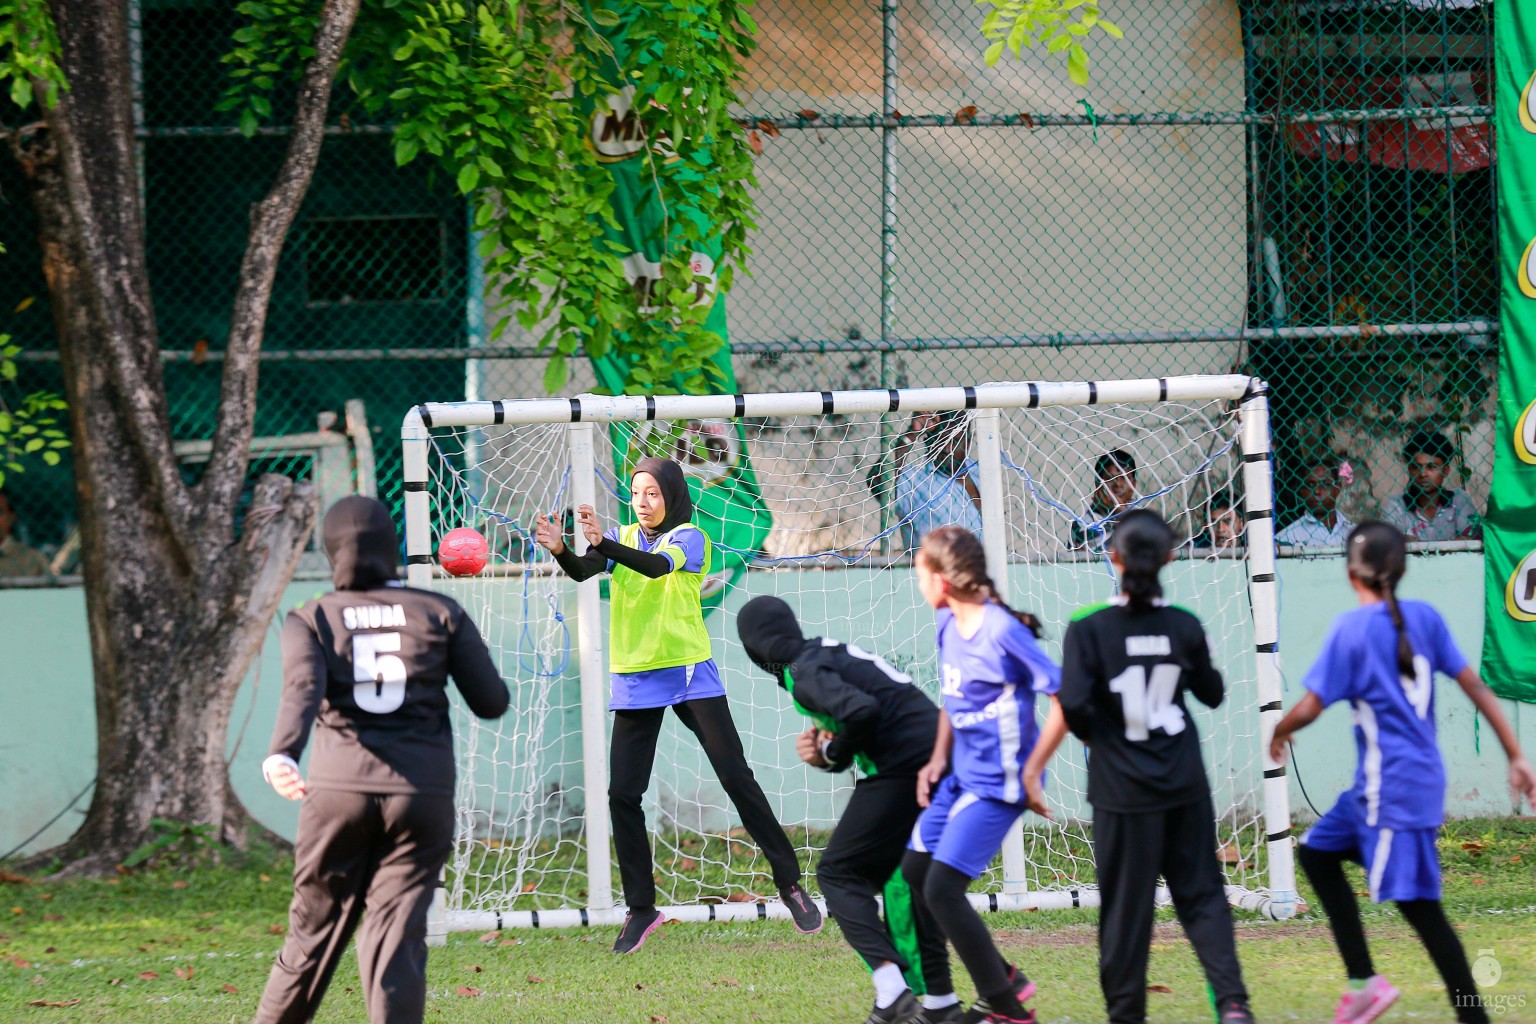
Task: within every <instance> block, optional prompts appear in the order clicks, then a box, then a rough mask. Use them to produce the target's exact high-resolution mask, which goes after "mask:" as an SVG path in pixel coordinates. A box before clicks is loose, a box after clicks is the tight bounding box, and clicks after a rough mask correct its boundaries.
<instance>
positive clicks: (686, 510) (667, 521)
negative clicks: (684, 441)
mask: <svg viewBox="0 0 1536 1024" xmlns="http://www.w3.org/2000/svg"><path fill="white" fill-rule="evenodd" d="M641 473H648V474H650V476H651V478H652V479H653V480H655V481H656V486H658V487H660V488H661V500H662V501H663V502H665V503H666V506H667V511H666V515H664V516H663V517H662V520H661V525H660V526H659V527H657V528H656V529H654V530H647V529H646V528H645V524H644V523H641V524H640V532H641V533H643V534H645V539H646V540H647V541H650V542H652V543H655V541H656V538H657V537H660V536H661V535H662V534H664V533H666V532H667V531H668V530H671V529H673V528H674V527H678V526H681V525H682V524H683V523H686V522H689V521H690V520H692V519H693V495H691V494H689V493H688V479H687V477H685V476H683V467H682V466H679V465H678V464H677V463H675V462H673V461H672V460H671V459H658V458H654V457H651V458H644V459H641V460H640V461H639V462H638V463H636V464H635V470H634V472H633V473H630V474H629V486H630V493H634V486H635V477H636V476H637V475H639V474H641Z"/></svg>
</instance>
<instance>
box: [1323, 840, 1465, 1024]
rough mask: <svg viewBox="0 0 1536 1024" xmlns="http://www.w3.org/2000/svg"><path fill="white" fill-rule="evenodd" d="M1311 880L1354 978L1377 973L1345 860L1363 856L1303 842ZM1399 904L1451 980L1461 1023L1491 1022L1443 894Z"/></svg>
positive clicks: (1444, 977)
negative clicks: (1443, 900) (1448, 917)
mask: <svg viewBox="0 0 1536 1024" xmlns="http://www.w3.org/2000/svg"><path fill="white" fill-rule="evenodd" d="M1296 859H1297V860H1298V861H1300V862H1301V869H1302V871H1304V872H1306V875H1307V880H1308V881H1310V882H1311V883H1312V888H1313V889H1315V890H1317V898H1318V899H1319V900H1320V901H1321V902H1322V904H1323V910H1324V912H1326V913H1327V915H1328V924H1329V926H1330V927H1331V928H1332V929H1333V941H1334V942H1335V943H1336V944H1337V945H1338V947H1339V955H1340V956H1342V957H1343V958H1344V969H1345V970H1346V971H1347V972H1348V973H1349V976H1350V978H1352V979H1354V980H1360V979H1362V978H1369V977H1370V976H1371V975H1373V974H1375V973H1376V968H1375V966H1374V965H1373V964H1372V963H1371V951H1370V947H1368V946H1367V945H1366V942H1365V927H1364V925H1363V924H1362V923H1361V921H1360V907H1359V905H1358V904H1357V903H1356V902H1355V891H1354V889H1353V888H1352V887H1351V886H1350V884H1349V879H1347V878H1345V877H1344V862H1345V861H1346V860H1353V861H1357V862H1358V861H1359V859H1360V858H1359V857H1357V856H1354V855H1352V854H1348V853H1334V852H1332V851H1329V850H1315V849H1313V848H1312V847H1310V846H1306V845H1302V846H1300V847H1299V848H1298V849H1297V851H1296ZM1397 908H1398V909H1399V910H1400V911H1402V913H1403V917H1404V919H1406V920H1407V922H1408V923H1409V924H1410V925H1412V926H1413V930H1414V931H1416V932H1418V933H1419V941H1420V942H1422V943H1424V948H1425V949H1427V950H1428V951H1429V957H1430V959H1431V960H1433V961H1434V962H1435V969H1436V970H1438V971H1439V972H1440V978H1441V980H1443V981H1444V982H1445V990H1446V994H1447V995H1448V996H1449V997H1450V1000H1451V1007H1452V1008H1453V1009H1454V1010H1455V1011H1456V1020H1457V1021H1458V1022H1460V1024H1488V1011H1487V1010H1486V1009H1485V1008H1484V1007H1483V1001H1482V998H1481V997H1480V996H1479V995H1478V992H1477V983H1476V982H1474V981H1473V980H1472V968H1471V967H1470V966H1468V964H1467V954H1466V951H1465V950H1464V949H1462V948H1461V939H1459V938H1457V936H1456V929H1455V928H1453V927H1451V922H1450V921H1448V920H1446V917H1445V909H1444V908H1443V907H1442V906H1441V905H1440V901H1439V900H1401V901H1399V902H1398V904H1397Z"/></svg>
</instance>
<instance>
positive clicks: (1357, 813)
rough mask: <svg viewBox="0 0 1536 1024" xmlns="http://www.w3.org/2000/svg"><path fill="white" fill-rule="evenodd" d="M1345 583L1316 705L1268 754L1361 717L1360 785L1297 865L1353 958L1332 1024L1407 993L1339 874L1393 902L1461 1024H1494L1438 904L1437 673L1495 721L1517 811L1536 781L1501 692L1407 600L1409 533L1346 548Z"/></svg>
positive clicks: (1357, 1018) (1379, 529)
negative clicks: (1402, 583) (1380, 956)
mask: <svg viewBox="0 0 1536 1024" xmlns="http://www.w3.org/2000/svg"><path fill="white" fill-rule="evenodd" d="M1347 551H1348V556H1349V561H1348V571H1349V583H1350V586H1352V587H1353V588H1354V590H1355V593H1356V594H1357V595H1358V596H1359V598H1360V607H1359V608H1356V609H1354V610H1352V611H1348V612H1345V613H1344V614H1342V615H1340V616H1339V617H1338V618H1337V619H1336V620H1334V624H1333V630H1332V632H1330V633H1329V634H1328V639H1327V640H1325V641H1324V643H1323V650H1322V653H1320V654H1319V655H1318V658H1317V662H1316V664H1314V665H1313V666H1312V669H1311V671H1309V672H1308V673H1307V676H1306V678H1305V679H1304V680H1302V685H1303V686H1305V687H1306V689H1307V693H1306V696H1304V697H1302V698H1301V700H1300V701H1298V702H1297V703H1296V706H1295V707H1293V708H1291V710H1290V712H1289V713H1288V714H1287V715H1286V716H1285V718H1283V719H1282V720H1281V722H1280V724H1279V725H1278V726H1276V727H1275V734H1274V737H1273V739H1272V740H1271V741H1270V748H1269V753H1270V756H1271V757H1272V758H1274V760H1275V761H1277V762H1283V761H1284V760H1285V755H1286V743H1287V742H1288V741H1289V740H1290V739H1291V736H1292V734H1294V733H1295V732H1296V731H1297V730H1298V729H1301V728H1303V727H1305V726H1307V725H1309V724H1310V723H1311V722H1313V721H1314V720H1316V718H1317V717H1318V715H1320V714H1322V712H1323V709H1324V708H1326V707H1327V706H1328V705H1329V704H1333V703H1335V702H1336V701H1341V700H1347V701H1349V702H1350V704H1351V706H1352V707H1353V709H1354V716H1355V746H1356V749H1357V750H1358V752H1359V757H1360V763H1359V767H1358V768H1357V769H1356V771H1355V784H1354V786H1353V787H1351V788H1350V790H1349V791H1348V792H1346V793H1345V794H1344V795H1343V796H1341V797H1339V800H1338V803H1336V804H1334V806H1333V809H1332V810H1330V811H1329V812H1328V813H1327V814H1324V815H1323V816H1322V817H1321V818H1319V819H1318V821H1317V824H1315V825H1313V826H1312V828H1311V829H1310V830H1309V831H1308V832H1307V834H1306V835H1305V836H1303V837H1302V839H1301V846H1300V848H1299V850H1298V854H1297V857H1298V859H1299V860H1300V862H1301V867H1302V870H1303V871H1305V872H1306V874H1307V878H1308V879H1309V880H1310V881H1311V882H1312V887H1313V888H1314V889H1316V890H1317V896H1318V899H1319V900H1321V901H1322V904H1323V909H1324V910H1325V911H1326V912H1327V914H1328V922H1329V924H1330V925H1331V926H1332V927H1333V937H1334V941H1335V942H1336V943H1337V944H1338V947H1339V952H1340V954H1342V956H1343V959H1344V967H1345V970H1346V971H1347V972H1348V975H1349V987H1348V988H1347V989H1346V990H1345V991H1344V994H1343V996H1342V997H1341V998H1340V999H1339V1004H1338V1008H1337V1009H1336V1010H1335V1012H1334V1021H1335V1022H1336V1024H1366V1022H1369V1021H1373V1020H1376V1019H1377V1018H1378V1017H1380V1016H1381V1015H1382V1014H1383V1013H1385V1012H1386V1011H1387V1008H1388V1007H1390V1006H1391V1005H1392V1004H1393V1003H1395V1002H1396V1001H1397V998H1398V996H1399V994H1400V993H1399V992H1398V990H1397V989H1396V988H1394V987H1393V985H1392V984H1391V983H1390V982H1389V981H1387V980H1386V979H1385V978H1383V977H1382V976H1381V975H1379V974H1377V973H1376V969H1375V967H1374V966H1373V965H1372V963H1371V954H1370V950H1369V949H1368V948H1367V946H1366V942H1365V930H1364V928H1363V927H1362V926H1361V922H1360V911H1359V908H1358V907H1357V906H1356V904H1355V895H1354V890H1353V889H1352V888H1351V886H1350V884H1349V881H1348V880H1347V879H1346V878H1345V876H1344V868H1343V863H1344V861H1346V860H1353V861H1356V862H1357V863H1359V864H1361V865H1362V866H1363V867H1364V868H1365V871H1366V877H1367V879H1368V884H1369V887H1370V893H1371V899H1372V900H1373V901H1374V902H1377V903H1383V902H1386V901H1388V900H1391V901H1393V902H1395V903H1396V904H1397V905H1398V909H1400V910H1401V911H1402V914H1403V917H1404V918H1406V919H1407V920H1408V923H1409V924H1411V925H1412V926H1413V928H1414V930H1415V931H1416V932H1418V934H1419V939H1420V941H1422V942H1423V943H1424V947H1425V948H1426V949H1427V950H1428V951H1429V955H1430V958H1431V959H1432V960H1434V962H1435V967H1436V969H1438V970H1439V972H1440V977H1441V978H1442V979H1444V981H1445V987H1446V993H1447V994H1448V995H1449V997H1450V1000H1451V1005H1452V1007H1453V1008H1454V1009H1455V1012H1456V1019H1457V1021H1459V1022H1461V1024H1487V1021H1488V1019H1489V1018H1488V1011H1487V1009H1486V1008H1485V1007H1484V1005H1483V1001H1482V998H1481V996H1479V994H1478V992H1477V986H1476V984H1475V983H1474V982H1473V980H1472V970H1471V968H1470V967H1469V966H1468V965H1467V954H1466V952H1465V950H1463V949H1462V947H1461V940H1460V939H1459V938H1457V936H1456V931H1455V929H1453V928H1452V927H1451V924H1450V922H1449V921H1447V920H1446V917H1445V911H1444V909H1443V908H1442V907H1441V906H1440V862H1439V860H1438V858H1437V856H1436V853H1435V835H1436V833H1437V832H1438V831H1439V828H1440V825H1441V824H1442V823H1443V822H1444V820H1445V764H1444V762H1442V761H1441V759H1440V749H1439V746H1438V745H1437V743H1436V739H1435V687H1434V682H1435V673H1436V672H1440V673H1442V674H1443V675H1447V676H1450V677H1451V678H1453V679H1455V680H1456V682H1457V683H1459V684H1460V685H1461V689H1462V692H1463V693H1465V694H1466V695H1467V697H1468V698H1470V699H1471V701H1472V703H1473V704H1474V705H1476V707H1477V710H1478V711H1479V712H1481V713H1482V715H1483V717H1484V718H1486V719H1487V720H1488V724H1489V725H1491V726H1492V727H1493V730H1494V732H1495V733H1496V734H1497V735H1498V737H1499V742H1500V743H1502V744H1503V745H1504V753H1505V755H1506V756H1508V758H1509V783H1510V786H1511V788H1512V789H1513V790H1514V792H1515V799H1516V800H1517V801H1518V800H1519V799H1520V798H1521V797H1522V796H1524V797H1525V798H1526V799H1529V800H1531V801H1532V802H1533V803H1536V773H1533V772H1532V770H1531V766H1530V764H1529V763H1528V762H1527V761H1526V760H1525V758H1524V757H1523V756H1522V755H1521V753H1520V744H1519V742H1518V741H1517V740H1516V739H1515V734H1514V731H1513V730H1512V729H1510V727H1509V722H1508V721H1507V720H1506V719H1505V718H1504V713H1503V712H1502V711H1501V710H1500V709H1499V704H1498V701H1497V699H1496V698H1495V697H1494V695H1493V692H1492V691H1491V690H1489V689H1488V687H1487V686H1486V685H1484V684H1483V681H1482V679H1480V678H1479V677H1478V674H1477V671H1476V670H1475V669H1473V668H1472V666H1471V665H1469V664H1468V663H1467V659H1466V658H1465V657H1463V656H1462V654H1461V651H1460V650H1458V649H1457V647H1456V642H1455V640H1453V639H1452V638H1451V632H1450V630H1449V629H1448V628H1446V625H1445V620H1444V619H1442V618H1441V617H1440V614H1439V613H1438V612H1436V611H1435V609H1434V608H1433V607H1431V606H1430V605H1428V604H1425V603H1423V602H1422V601H1400V600H1398V598H1397V584H1398V581H1399V580H1401V579H1402V578H1403V572H1404V571H1405V569H1406V568H1407V548H1406V546H1405V544H1404V540H1403V535H1402V534H1401V533H1400V532H1398V530H1397V529H1396V528H1395V527H1392V526H1389V525H1387V524H1386V523H1361V524H1360V525H1359V526H1356V527H1355V528H1354V529H1353V530H1351V531H1350V534H1349V541H1348V548H1347Z"/></svg>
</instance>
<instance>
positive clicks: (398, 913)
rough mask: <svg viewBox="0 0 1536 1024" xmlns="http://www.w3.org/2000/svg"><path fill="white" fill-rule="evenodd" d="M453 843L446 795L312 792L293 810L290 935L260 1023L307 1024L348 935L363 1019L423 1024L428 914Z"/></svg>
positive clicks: (280, 954)
mask: <svg viewBox="0 0 1536 1024" xmlns="http://www.w3.org/2000/svg"><path fill="white" fill-rule="evenodd" d="M452 846H453V798H452V797H450V796H446V795H426V794H403V793H402V794H378V793H346V792H341V791H337V790H314V791H311V792H310V793H309V795H308V796H306V797H305V798H304V806H303V808H302V809H301V810H300V811H299V833H298V840H297V842H296V844H295V846H294V869H293V903H292V904H291V905H290V906H289V908H288V939H287V941H285V942H284V943H283V948H282V949H281V950H280V951H279V952H278V954H277V959H276V961H275V962H274V963H273V964H272V973H271V975H269V976H268V978H267V987H266V990H265V991H264V992H263V993H262V995H261V1005H260V1007H258V1009H257V1011H256V1024H308V1021H309V1020H310V1019H311V1018H313V1017H314V1015H315V1011H316V1010H317V1009H318V1008H319V1006H320V1000H321V998H322V997H323V996H324V995H325V990H326V987H327V986H328V985H329V984H330V983H331V976H332V975H333V974H335V973H336V964H337V962H338V961H340V959H341V954H342V952H343V951H344V950H345V949H346V948H347V942H348V941H349V940H350V939H351V937H352V932H353V930H354V929H355V930H357V932H358V937H357V968H358V974H359V975H361V979H362V989H363V995H364V999H365V1000H366V1001H367V1004H368V1019H369V1020H371V1021H372V1022H373V1024H421V1019H422V1015H423V1014H424V1013H425V1012H426V1002H427V908H428V907H430V906H431V904H432V894H433V892H434V891H435V889H436V887H437V881H438V875H439V873H440V872H441V871H442V868H443V864H444V862H446V861H447V859H448V852H449V850H450V849H451V847H452ZM364 911H366V912H367V913H366V914H365V913H364ZM360 918H361V920H362V925H361V927H360V928H359V926H358V921H359V919H360Z"/></svg>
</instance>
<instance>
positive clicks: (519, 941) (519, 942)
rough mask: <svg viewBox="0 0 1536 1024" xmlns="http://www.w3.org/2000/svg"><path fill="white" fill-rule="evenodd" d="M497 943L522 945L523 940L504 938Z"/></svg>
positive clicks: (500, 944) (499, 944)
mask: <svg viewBox="0 0 1536 1024" xmlns="http://www.w3.org/2000/svg"><path fill="white" fill-rule="evenodd" d="M496 945H498V946H520V945H522V941H521V940H520V939H502V940H501V941H500V942H498V943H496Z"/></svg>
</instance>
